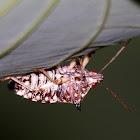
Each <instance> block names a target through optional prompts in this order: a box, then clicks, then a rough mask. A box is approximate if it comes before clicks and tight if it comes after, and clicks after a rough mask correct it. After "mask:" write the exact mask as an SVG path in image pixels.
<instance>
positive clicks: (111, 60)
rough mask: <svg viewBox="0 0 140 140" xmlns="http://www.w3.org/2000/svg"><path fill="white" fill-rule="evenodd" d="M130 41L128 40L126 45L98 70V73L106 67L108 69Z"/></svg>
mask: <svg viewBox="0 0 140 140" xmlns="http://www.w3.org/2000/svg"><path fill="white" fill-rule="evenodd" d="M130 40H131V39H129V40H128V41H127V42H126V44H125V45H124V46H123V47H122V48H121V49H120V50H119V51H118V52H117V53H116V55H115V56H114V57H113V58H112V59H111V60H110V61H109V62H108V63H107V64H106V65H105V66H104V67H103V68H102V69H101V70H100V72H99V73H101V72H102V71H103V70H104V69H105V68H106V67H108V66H109V65H110V64H111V63H112V62H113V61H114V60H115V59H116V57H117V56H118V55H119V54H120V53H121V52H122V51H123V50H124V48H125V47H126V46H127V45H128V43H129V42H130Z"/></svg>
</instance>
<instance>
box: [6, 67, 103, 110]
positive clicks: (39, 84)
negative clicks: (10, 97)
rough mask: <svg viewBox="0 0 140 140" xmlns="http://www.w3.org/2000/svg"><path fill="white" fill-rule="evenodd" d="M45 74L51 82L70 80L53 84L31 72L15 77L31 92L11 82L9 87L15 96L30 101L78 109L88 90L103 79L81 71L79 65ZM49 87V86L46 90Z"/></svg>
mask: <svg viewBox="0 0 140 140" xmlns="http://www.w3.org/2000/svg"><path fill="white" fill-rule="evenodd" d="M47 74H48V75H49V77H51V78H52V80H56V79H62V78H63V79H65V78H66V79H67V78H70V80H69V81H67V82H64V83H60V84H55V83H53V82H52V81H51V80H49V79H48V78H47V77H46V75H45V74H44V73H42V72H35V73H34V72H33V73H30V74H28V75H25V76H19V77H17V79H18V80H19V81H21V82H23V83H24V84H25V85H26V86H28V87H30V88H31V89H32V90H30V89H28V88H26V87H24V86H22V85H21V84H19V83H16V82H14V81H13V80H10V81H9V87H10V88H11V87H12V88H14V89H15V92H16V94H17V95H20V96H23V97H24V98H27V99H30V100H32V101H36V102H41V103H46V102H48V103H55V102H62V103H72V104H75V105H76V107H77V108H78V109H80V103H81V101H82V100H83V98H84V97H85V95H86V94H87V93H88V91H89V90H90V88H91V87H92V86H95V85H96V83H97V82H100V81H101V80H102V79H103V75H102V74H97V73H96V72H89V71H87V70H85V69H84V70H83V71H81V66H80V65H75V66H74V67H73V68H72V69H71V68H70V66H64V67H62V68H58V69H55V70H52V71H47ZM13 85H14V86H13ZM49 85H51V86H50V87H48V88H46V87H47V86H49ZM41 88H43V89H41Z"/></svg>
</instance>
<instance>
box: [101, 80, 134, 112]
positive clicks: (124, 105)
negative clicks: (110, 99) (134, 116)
mask: <svg viewBox="0 0 140 140" xmlns="http://www.w3.org/2000/svg"><path fill="white" fill-rule="evenodd" d="M100 85H101V86H103V87H104V88H105V89H106V90H108V91H109V92H110V93H111V94H112V95H113V96H114V97H115V98H116V99H117V100H118V101H119V102H120V103H121V104H122V105H123V106H124V107H125V108H126V109H127V110H128V111H129V112H131V110H130V109H129V108H128V107H127V106H126V105H125V104H124V103H123V102H122V101H121V99H120V98H119V97H118V96H117V95H116V94H115V93H114V92H113V91H111V90H110V89H109V88H107V87H106V86H105V85H103V84H102V83H100Z"/></svg>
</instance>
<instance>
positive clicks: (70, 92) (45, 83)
mask: <svg viewBox="0 0 140 140" xmlns="http://www.w3.org/2000/svg"><path fill="white" fill-rule="evenodd" d="M129 41H130V40H129ZM129 41H128V42H127V43H126V45H127V44H128V43H129ZM126 45H125V46H126ZM125 46H123V47H122V48H121V49H120V50H119V52H118V53H117V54H116V55H115V56H114V57H113V58H112V59H111V60H110V62H109V63H108V64H107V65H105V67H103V69H102V70H101V71H100V72H99V73H97V72H95V71H91V72H89V71H88V70H86V69H85V67H86V65H87V64H88V62H89V60H90V56H91V55H90V54H87V55H86V56H85V58H84V60H83V61H82V58H81V57H79V58H78V61H77V59H74V60H73V61H72V62H71V63H70V65H69V66H63V67H60V66H57V67H56V68H55V69H52V70H45V69H37V70H35V71H34V72H31V73H29V74H26V75H24V76H18V77H14V76H8V77H5V78H4V79H1V81H5V80H7V79H11V80H10V81H9V84H8V87H9V88H10V89H14V90H15V93H16V94H17V95H20V96H23V97H24V98H27V99H30V100H32V101H36V102H41V103H56V102H61V103H71V104H74V105H75V106H76V107H77V109H79V110H81V101H82V100H83V99H84V97H85V96H86V95H87V93H88V91H89V90H90V88H91V87H95V86H96V84H97V83H100V82H101V81H102V80H103V74H101V72H102V71H103V70H104V69H105V68H106V67H107V66H108V65H109V64H110V63H111V62H112V61H114V59H115V58H116V57H117V56H118V55H119V54H120V52H121V51H122V50H123V49H124V48H125ZM100 84H101V85H102V86H103V87H104V88H106V89H107V90H108V91H109V92H110V93H111V94H112V95H113V96H114V97H115V98H116V99H117V100H118V101H119V102H120V103H121V104H122V105H123V106H124V107H125V108H126V109H127V110H129V108H128V107H127V106H126V105H125V104H124V103H123V102H122V101H121V100H120V99H119V98H118V97H117V96H116V95H115V94H114V93H113V92H112V91H111V90H110V89H108V88H107V87H105V86H104V85H103V84H102V83H100ZM129 111H130V110H129Z"/></svg>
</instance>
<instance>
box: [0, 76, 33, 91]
mask: <svg viewBox="0 0 140 140" xmlns="http://www.w3.org/2000/svg"><path fill="white" fill-rule="evenodd" d="M8 79H11V80H13V81H15V82H16V83H18V84H20V85H22V86H23V87H25V88H26V89H28V90H30V91H33V90H32V89H31V88H30V87H28V86H27V85H25V84H24V83H23V82H22V81H20V80H18V79H17V78H16V77H14V76H8V77H5V78H4V79H1V80H0V81H5V80H8Z"/></svg>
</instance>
